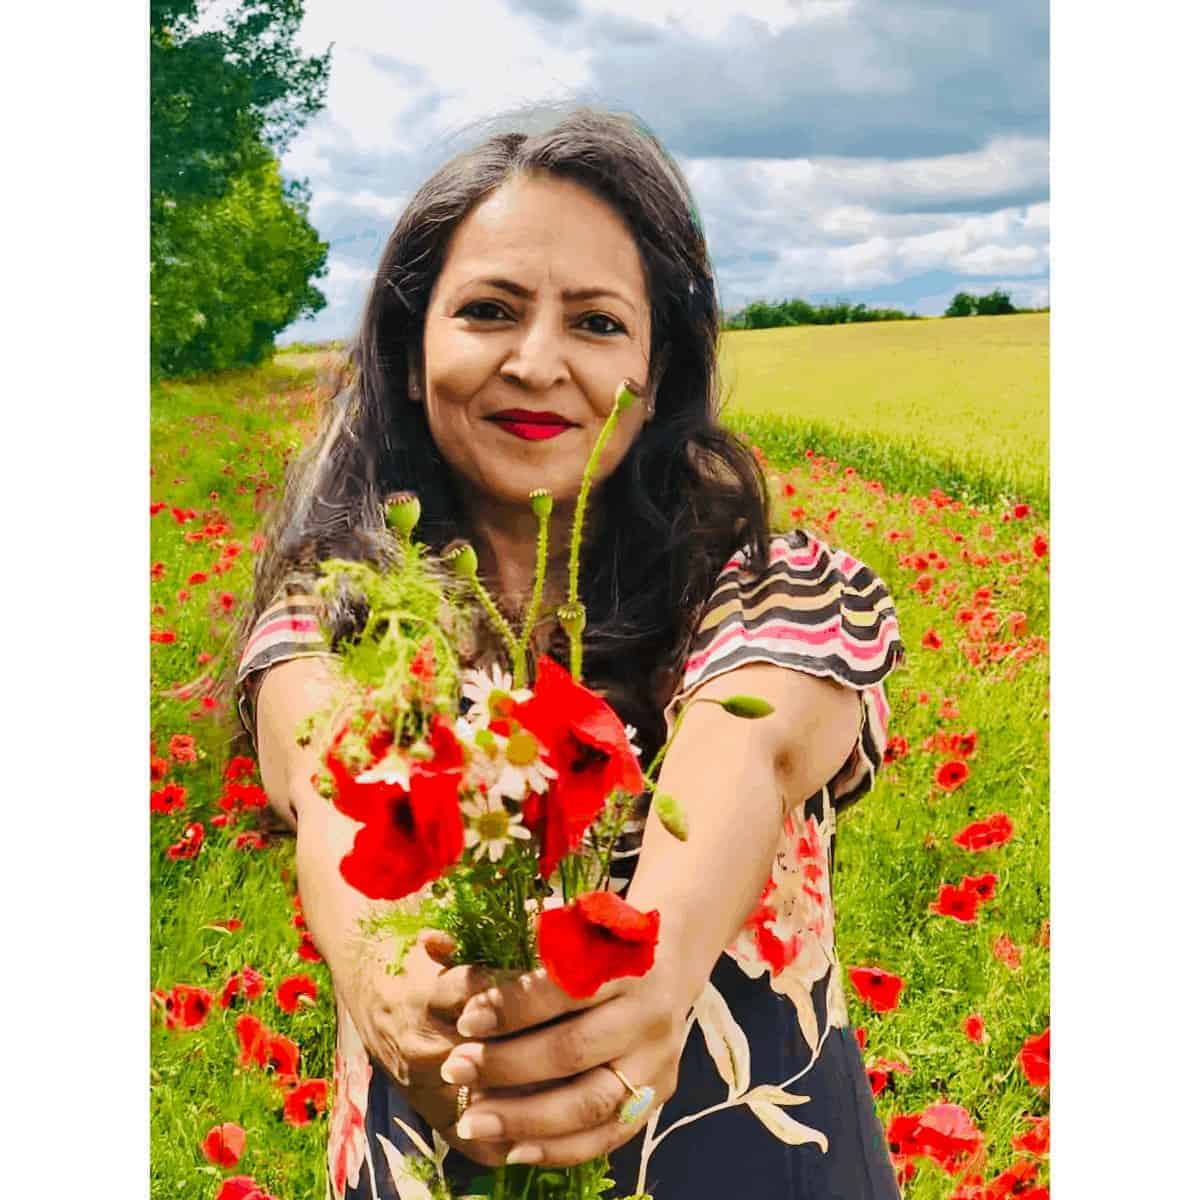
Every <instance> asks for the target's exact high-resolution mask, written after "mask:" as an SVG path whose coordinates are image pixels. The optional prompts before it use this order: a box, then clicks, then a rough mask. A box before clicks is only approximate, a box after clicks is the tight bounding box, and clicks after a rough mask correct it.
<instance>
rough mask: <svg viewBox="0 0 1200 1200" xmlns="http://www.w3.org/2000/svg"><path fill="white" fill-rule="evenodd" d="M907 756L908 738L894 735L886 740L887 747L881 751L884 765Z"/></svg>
mask: <svg viewBox="0 0 1200 1200" xmlns="http://www.w3.org/2000/svg"><path fill="white" fill-rule="evenodd" d="M907 754H908V738H906V737H901V736H900V735H899V734H895V735H894V736H892V737H890V738H888V742H887V746H886V747H885V748H884V751H883V761H884V762H885V763H890V762H895V761H896V760H897V759H898V758H904V757H905V756H906V755H907Z"/></svg>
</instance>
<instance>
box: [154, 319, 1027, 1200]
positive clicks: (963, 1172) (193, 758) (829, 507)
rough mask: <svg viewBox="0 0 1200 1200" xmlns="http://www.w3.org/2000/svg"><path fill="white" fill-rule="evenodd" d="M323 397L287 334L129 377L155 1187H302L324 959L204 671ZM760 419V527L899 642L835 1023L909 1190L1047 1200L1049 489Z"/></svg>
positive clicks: (842, 850)
mask: <svg viewBox="0 0 1200 1200" xmlns="http://www.w3.org/2000/svg"><path fill="white" fill-rule="evenodd" d="M960 324H963V325H966V324H969V323H968V322H960ZM742 336H744V335H742ZM751 336H753V335H751ZM285 364H286V365H285ZM321 399H322V392H321V388H320V385H319V384H318V383H317V380H316V376H315V372H314V370H313V369H312V367H311V366H308V365H305V362H304V360H303V359H301V358H298V357H293V358H288V359H282V358H281V360H280V361H279V362H278V363H277V364H276V365H274V366H272V367H269V368H264V369H262V370H260V371H257V372H252V373H242V374H237V375H229V376H225V377H221V378H219V379H216V380H210V381H202V382H194V383H190V384H178V383H177V384H171V385H163V386H160V387H159V388H157V389H156V390H155V393H154V395H153V397H152V430H151V433H152V463H151V481H150V483H151V489H150V490H151V508H150V514H151V521H150V539H151V564H150V588H151V619H150V627H151V632H150V638H151V643H152V644H151V688H152V706H151V713H150V829H149V838H150V849H149V852H150V856H151V868H150V871H151V906H150V917H151V929H150V937H151V973H152V978H151V981H150V982H151V988H152V992H151V996H150V1009H151V1064H152V1075H151V1149H152V1159H151V1195H152V1196H153V1197H154V1198H155V1200H160V1198H162V1200H165V1198H167V1197H172V1198H174V1197H188V1198H190V1197H199V1198H202V1200H210V1198H214V1200H265V1198H266V1197H275V1198H277V1200H301V1198H305V1200H307V1198H309V1197H316V1196H321V1195H323V1194H324V1187H325V1183H324V1175H325V1165H324V1155H325V1137H326V1124H327V1120H328V1112H329V1108H330V1105H331V1103H332V1099H333V1096H332V1090H333V1088H332V1079H333V1067H334V1063H333V1041H332V1038H333V1028H332V1024H333V1023H332V998H331V995H330V987H329V977H328V974H327V972H326V971H325V968H324V965H323V964H322V963H321V961H320V959H319V956H318V955H317V954H316V951H315V949H314V948H313V946H312V944H311V940H310V939H309V938H308V936H307V934H306V931H305V924H304V914H303V912H302V911H301V910H300V907H299V904H298V901H297V899H296V896H295V882H294V875H293V863H292V859H293V846H292V843H291V842H290V841H289V840H288V839H287V838H280V837H276V836H272V835H269V834H267V833H265V832H264V830H265V828H266V827H265V825H264V821H263V816H264V810H263V804H264V800H265V798H264V796H263V794H262V792H261V790H260V787H259V779H258V776H257V773H256V768H255V764H254V763H253V761H252V760H250V759H247V758H245V757H242V756H240V755H238V754H236V753H235V749H236V747H234V745H233V744H232V741H231V739H232V733H233V728H234V726H233V723H232V718H231V712H230V708H229V699H228V696H227V695H225V694H224V693H223V692H222V691H221V689H220V687H219V683H220V680H221V677H222V673H223V671H224V670H225V669H226V668H227V667H228V665H229V663H228V658H229V655H230V654H231V653H232V645H231V642H232V638H233V632H234V628H235V625H236V622H237V619H238V616H239V614H240V611H241V608H242V605H243V603H244V602H245V600H246V598H247V597H248V594H249V590H250V580H251V576H252V572H253V562H254V557H255V555H256V554H257V553H258V551H259V550H260V549H261V546H262V542H261V538H260V536H259V535H258V529H259V526H260V524H261V521H262V517H263V514H264V513H265V511H266V509H267V507H268V506H269V505H270V504H271V503H272V501H273V500H274V499H275V496H276V494H277V489H278V487H279V484H280V481H281V478H282V471H283V468H284V465H285V464H286V462H287V461H288V459H289V457H290V456H292V455H293V454H294V453H295V452H296V450H297V449H298V448H299V446H300V445H301V444H302V443H303V441H304V439H305V438H306V436H307V435H308V433H309V432H310V431H311V429H312V428H313V427H314V425H315V420H316V416H317V412H318V407H319V404H320V401H321ZM772 428H773V430H774V433H773V437H775V439H776V440H775V441H774V442H768V440H767V439H765V438H764V439H763V440H762V442H760V443H758V444H760V446H761V449H760V453H761V454H762V456H763V459H764V462H765V463H766V465H767V467H768V471H769V474H770V477H771V480H772V488H773V492H774V496H775V502H776V514H775V525H776V527H777V528H788V527H791V526H793V525H802V526H804V527H806V528H808V529H810V530H812V531H813V532H814V533H816V534H817V535H818V536H819V537H821V538H822V539H823V540H825V541H828V542H831V543H833V544H835V545H840V546H843V547H845V548H846V549H849V550H850V551H852V552H853V553H854V554H855V555H856V556H857V557H860V558H862V559H863V560H864V561H866V562H867V563H869V564H870V565H871V566H872V567H873V568H874V569H875V570H877V571H878V572H879V573H880V574H881V575H882V576H883V578H884V579H885V580H887V582H888V583H889V585H890V587H891V590H892V593H893V596H894V597H895V600H896V605H897V609H898V612H899V616H900V622H901V628H902V631H903V633H904V637H905V642H906V645H907V649H908V659H907V663H906V665H905V666H904V667H902V668H901V669H900V670H898V671H897V672H896V673H895V674H894V675H893V676H892V679H891V681H890V684H889V697H890V700H891V703H892V707H893V712H892V720H891V728H890V733H891V741H890V743H889V746H888V752H887V759H888V761H887V763H886V765H885V766H884V768H883V771H882V775H881V778H880V779H879V781H878V783H877V786H876V788H875V790H874V791H873V792H872V793H870V795H869V796H868V797H867V798H866V799H865V800H864V801H863V802H862V803H861V804H859V805H858V806H856V807H855V808H853V809H851V810H850V812H849V813H848V814H847V815H846V816H845V817H844V818H843V820H842V822H841V825H840V828H839V834H838V842H837V867H836V874H835V877H834V896H835V901H836V904H837V909H838V944H839V951H840V955H841V958H842V962H843V964H844V967H845V970H846V975H847V984H848V988H847V991H848V994H849V996H850V1005H851V1018H852V1020H853V1021H854V1023H855V1025H856V1027H857V1029H858V1036H859V1039H860V1042H861V1043H862V1045H863V1047H864V1055H865V1057H866V1060H867V1064H868V1068H869V1071H870V1077H871V1082H872V1087H873V1089H874V1090H875V1092H876V1097H877V1100H876V1103H877V1105H878V1109H879V1113H880V1116H881V1118H882V1120H883V1123H884V1126H885V1129H886V1130H887V1135H888V1141H889V1143H890V1145H891V1148H892V1152H893V1157H894V1161H895V1165H896V1169H897V1173H898V1175H899V1177H900V1178H901V1179H902V1180H903V1184H904V1194H905V1196H906V1197H907V1198H910V1200H950V1198H951V1197H953V1198H954V1200H1000V1198H1003V1197H1008V1196H1021V1197H1023V1198H1025V1200H1041V1198H1042V1197H1045V1196H1046V1195H1048V1190H1047V1189H1048V1161H1049V1160H1048V1139H1049V1106H1048V1085H1049V957H1050V955H1049V941H1050V930H1049V923H1048V920H1047V914H1048V912H1049V892H1048V887H1049V861H1048V859H1049V854H1048V830H1049V813H1048V805H1047V799H1048V788H1049V754H1048V680H1049V669H1048V657H1047V649H1048V646H1047V639H1048V635H1049V630H1048V622H1049V602H1048V590H1049V587H1048V574H1049V557H1050V556H1049V534H1048V514H1047V512H1046V510H1045V501H1044V493H1043V491H1042V489H1040V488H1038V487H1037V486H1036V484H1032V483H1031V486H1030V487H1029V489H1028V490H1027V491H1026V492H1025V493H1024V494H1015V493H1014V492H1013V490H1012V483H1011V480H1010V479H1008V478H1007V476H1008V475H1009V474H1011V472H1008V471H1006V470H1004V469H1003V463H1004V462H1006V461H1008V459H1007V458H1006V457H1005V456H1003V455H1002V456H1000V457H999V460H998V461H1000V462H1001V464H1002V467H1001V469H999V470H998V472H997V476H996V478H995V479H993V480H991V481H990V484H988V486H978V487H976V488H975V489H974V490H973V491H972V489H970V488H967V489H965V490H966V492H967V493H968V496H969V498H968V499H963V498H962V496H961V493H960V491H957V490H956V489H955V488H954V487H953V486H952V485H953V483H954V482H955V481H954V480H953V479H951V480H948V481H945V482H943V483H942V484H941V485H938V484H937V483H933V484H931V485H930V486H928V487H922V488H920V489H917V488H914V487H912V483H913V479H914V476H913V466H912V461H913V460H912V456H911V454H898V455H893V454H892V452H891V449H890V448H889V447H888V446H887V445H883V446H882V448H881V449H878V448H877V452H873V453H872V454H867V455H864V456H863V460H862V461H855V460H853V459H851V458H848V457H846V456H845V455H840V456H839V458H840V459H841V461H835V460H834V459H833V458H832V457H830V448H829V446H828V445H825V446H815V447H814V446H812V445H804V444H795V443H793V444H788V445H784V444H782V442H781V441H780V440H779V439H781V438H782V437H783V433H781V432H780V431H786V430H787V428H788V426H787V424H786V421H785V422H783V423H777V424H776V425H774V426H773V427H772ZM1028 432H1029V431H1028V430H1026V431H1025V435H1028ZM1037 432H1039V430H1037V429H1035V430H1034V433H1035V434H1036V433H1037ZM1043 432H1044V431H1043ZM1025 435H1023V436H1025ZM889 462H895V463H897V464H899V466H898V467H897V470H896V472H895V475H894V476H893V475H889V473H888V471H887V466H888V463H889ZM868 467H869V468H870V469H868ZM971 469H972V470H973V471H974V472H975V478H976V479H983V480H984V482H985V483H988V481H987V477H986V476H985V475H982V474H980V471H981V468H980V466H979V464H978V462H973V463H972V468H971ZM942 489H944V490H942Z"/></svg>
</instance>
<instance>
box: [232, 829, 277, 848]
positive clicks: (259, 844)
mask: <svg viewBox="0 0 1200 1200" xmlns="http://www.w3.org/2000/svg"><path fill="white" fill-rule="evenodd" d="M270 844H271V843H270V841H269V839H268V838H267V837H266V835H265V834H261V833H258V832H256V831H254V830H247V831H246V832H245V833H239V834H238V835H237V837H236V838H235V839H234V842H233V848H234V849H235V850H265V849H266V848H267V847H268V846H269V845H270Z"/></svg>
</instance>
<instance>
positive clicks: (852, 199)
mask: <svg viewBox="0 0 1200 1200" xmlns="http://www.w3.org/2000/svg"><path fill="white" fill-rule="evenodd" d="M300 42H301V44H302V46H303V47H304V48H305V49H306V50H307V51H309V52H314V53H315V52H320V51H322V50H324V49H325V48H326V47H327V46H328V45H329V44H330V43H332V44H333V66H332V73H331V77H330V85H329V96H328V104H327V107H326V110H325V111H324V112H323V113H322V114H321V115H320V116H319V117H318V118H316V119H315V120H314V121H313V122H312V123H311V124H310V125H309V126H308V127H307V128H306V129H305V131H304V132H303V133H302V134H301V135H300V136H299V137H298V138H297V139H296V140H295V141H294V142H293V143H292V145H291V146H290V147H289V148H288V151H287V153H286V154H285V156H284V158H283V166H284V172H285V174H286V175H288V176H289V177H292V178H307V179H308V181H309V183H310V186H311V187H312V192H313V201H312V207H311V211H310V219H311V221H312V223H313V224H314V225H315V226H316V228H317V230H318V231H319V233H320V234H321V236H322V237H323V238H324V239H325V240H327V241H328V242H329V243H330V251H329V272H328V275H327V276H326V277H325V278H324V279H323V280H321V281H320V282H319V286H320V287H321V290H322V291H323V292H324V293H325V295H326V297H327V299H328V301H329V303H328V306H327V308H326V309H325V310H324V311H323V312H321V313H320V314H319V315H318V316H317V317H316V318H315V319H313V320H306V321H299V322H296V323H295V324H293V325H292V326H291V327H290V328H289V329H287V330H285V331H284V332H283V333H282V334H281V335H280V337H279V339H278V340H279V341H280V342H287V341H290V340H295V339H297V338H303V339H306V340H307V339H323V338H330V337H346V336H349V334H350V333H351V332H352V331H353V328H354V326H355V324H356V322H357V319H358V316H359V313H360V311H361V307H362V304H363V302H364V300H365V296H366V287H367V283H368V280H369V279H370V277H371V275H372V274H373V272H374V269H375V266H376V265H377V260H378V256H379V254H380V252H381V251H382V248H383V245H384V243H385V241H386V239H387V236H388V233H389V232H390V230H391V228H392V225H393V224H394V222H395V220H396V218H397V217H398V216H399V214H400V212H401V211H402V209H403V207H404V205H405V203H406V202H407V201H408V198H409V197H410V196H411V195H412V193H413V191H414V190H415V188H416V187H417V186H418V185H419V184H420V182H421V181H422V180H423V179H424V178H425V177H426V176H427V175H428V174H429V173H430V172H431V171H432V170H433V169H434V168H435V167H436V166H437V165H438V164H439V162H441V161H442V160H444V159H445V158H446V157H448V156H449V154H450V153H451V152H452V151H453V149H454V148H456V147H457V146H459V145H461V144H462V142H463V141H464V140H467V141H469V140H471V132H470V130H471V126H472V124H473V123H476V122H480V121H483V120H485V119H487V118H488V117H491V116H492V115H494V114H495V113H496V112H498V111H500V110H503V109H506V108H510V107H514V106H519V105H527V104H531V103H536V102H539V101H554V102H559V103H561V102H563V101H571V100H576V101H579V102H581V103H589V104H599V105H603V106H608V107H614V108H619V109H624V110H627V111H633V112H635V113H637V115H638V116H639V117H641V118H642V119H643V120H644V121H645V122H646V123H647V124H648V125H649V126H650V127H651V128H652V129H653V130H654V131H655V132H656V133H657V134H658V136H659V137H660V138H661V139H662V141H663V142H664V143H665V145H666V146H667V148H668V149H669V150H670V151H671V152H672V153H673V154H674V155H675V156H676V158H677V159H678V160H679V162H680V164H681V166H682V167H683V170H684V173H685V174H686V175H687V177H688V180H689V182H690V183H691V186H692V188H693V190H694V192H695V194H696V198H697V201H698V204H699V209H700V214H701V218H702V221H703V224H704V228H705V231H706V233H707V235H708V239H709V249H710V252H711V255H712V258H713V263H714V265H715V268H716V274H717V285H718V290H719V294H720V298H721V303H722V306H723V307H724V308H725V309H726V310H727V311H732V310H734V309H736V308H739V307H741V306H742V305H743V304H745V303H747V302H748V301H750V300H754V299H782V298H784V297H790V296H804V297H806V298H809V299H831V298H834V297H844V298H847V299H849V300H852V301H859V300H861V301H864V302H867V303H886V304H888V305H894V306H896V307H901V308H905V309H910V310H912V311H916V312H920V313H930V314H932V313H940V312H942V310H943V309H944V308H945V306H946V304H947V302H948V301H949V299H950V297H951V296H952V295H953V294H954V292H956V291H959V290H966V291H972V292H976V293H980V292H985V291H990V290H991V289H992V288H994V287H1003V288H1005V289H1007V290H1008V291H1009V292H1010V293H1011V294H1012V296H1013V299H1014V301H1015V302H1016V303H1018V304H1020V305H1040V304H1048V303H1049V294H1050V288H1049V252H1050V245H1049V242H1050V230H1049V193H1050V161H1049V140H1048V139H1049V12H1048V5H1047V3H1046V0H1003V2H1001V0H755V2H753V3H735V2H733V0H703V3H696V2H695V0H692V2H691V3H678V2H676V0H454V2H449V0H442V3H439V4H425V3H422V4H420V5H411V4H409V3H406V2H402V0H341V2H340V3H337V2H336V0H308V3H307V8H306V15H305V19H304V23H303V25H302V27H301V30H300Z"/></svg>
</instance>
